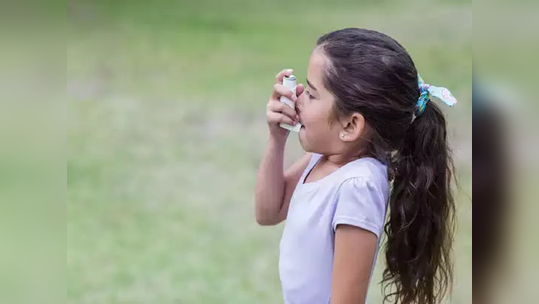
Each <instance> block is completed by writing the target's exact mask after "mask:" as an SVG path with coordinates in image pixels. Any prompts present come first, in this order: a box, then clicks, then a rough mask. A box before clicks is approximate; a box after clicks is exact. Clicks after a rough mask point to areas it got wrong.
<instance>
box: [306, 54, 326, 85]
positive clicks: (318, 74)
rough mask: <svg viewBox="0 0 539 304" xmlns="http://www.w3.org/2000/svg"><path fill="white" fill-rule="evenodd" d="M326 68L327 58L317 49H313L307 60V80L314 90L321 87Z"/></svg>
mask: <svg viewBox="0 0 539 304" xmlns="http://www.w3.org/2000/svg"><path fill="white" fill-rule="evenodd" d="M326 66H327V57H326V56H325V55H324V54H323V52H322V51H320V50H319V49H318V48H317V49H315V50H314V51H313V52H312V53H311V57H310V58H309V66H308V68H307V78H308V79H309V81H310V82H311V83H312V84H313V85H314V86H315V87H316V88H320V87H322V84H323V77H324V73H325V70H326Z"/></svg>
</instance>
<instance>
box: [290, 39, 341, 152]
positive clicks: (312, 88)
mask: <svg viewBox="0 0 539 304" xmlns="http://www.w3.org/2000/svg"><path fill="white" fill-rule="evenodd" d="M326 66H327V57H326V56H325V55H324V54H323V53H322V52H321V51H320V50H316V49H315V50H314V51H313V53H312V54H311V58H310V59H309V67H308V69H307V83H306V84H305V90H304V92H303V94H301V95H300V96H299V97H298V101H297V103H296V109H297V111H298V113H299V117H300V122H301V124H302V125H303V127H302V128H301V130H300V132H299V140H300V143H301V146H302V147H303V149H304V150H305V151H307V152H314V153H319V154H324V155H329V154H335V153H338V152H339V149H340V147H341V146H342V142H341V141H340V140H339V132H340V131H341V130H342V126H341V125H340V123H339V121H338V120H337V119H330V118H331V117H332V113H333V105H334V103H335V97H334V96H333V95H332V94H331V93H330V92H329V91H328V90H327V89H326V88H325V87H324V84H323V83H324V81H323V79H324V75H325V70H326Z"/></svg>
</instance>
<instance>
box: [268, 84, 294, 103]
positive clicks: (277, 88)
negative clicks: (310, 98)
mask: <svg viewBox="0 0 539 304" xmlns="http://www.w3.org/2000/svg"><path fill="white" fill-rule="evenodd" d="M281 96H285V97H287V98H288V99H290V100H292V101H294V102H296V101H297V100H298V98H297V97H296V94H294V92H293V91H292V90H290V89H289V88H287V87H285V86H284V85H282V84H278V83H276V84H275V85H274V86H273V97H274V99H279V97H281Z"/></svg>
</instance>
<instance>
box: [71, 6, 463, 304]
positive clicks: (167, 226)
mask: <svg viewBox="0 0 539 304" xmlns="http://www.w3.org/2000/svg"><path fill="white" fill-rule="evenodd" d="M425 2H426V1H420V0H414V1H406V3H403V2H402V1H400V2H396V1H395V2H392V1H364V2H358V1H343V2H339V3H338V4H331V5H330V4H329V2H327V1H294V2H290V1H281V0H279V1H240V0H234V1H215V0H212V1H208V0H202V1H181V0H180V1H172V0H163V1H152V2H147V1H144V2H143V1H93V2H88V3H76V2H75V1H71V2H68V22H69V25H70V27H69V28H68V31H67V69H66V71H67V78H68V81H67V96H68V104H67V113H68V116H67V117H68V120H67V176H68V178H67V206H66V207H67V216H66V217H67V282H68V283H67V302H68V303H73V304H84V303H114V304H120V303H130V304H131V303H133V304H138V303H160V304H166V303H189V304H190V303H197V304H206V303H223V304H226V303H230V304H243V303H245V304H247V303H249V304H251V303H259V304H265V303H268V304H269V303H282V295H281V291H280V283H279V278H278V270H277V259H278V242H279V238H280V233H281V231H282V226H279V227H274V228H262V227H258V226H257V225H256V224H255V222H254V218H253V203H254V202H253V189H254V177H255V174H256V170H257V166H258V161H259V159H260V156H261V152H262V150H263V146H264V143H265V140H266V136H267V135H266V134H267V132H266V126H265V122H264V107H265V103H266V101H267V97H268V94H269V92H270V90H271V85H272V82H273V77H274V75H275V74H276V72H278V71H279V70H281V69H282V68H288V67H291V68H294V69H296V74H297V75H298V76H299V77H300V79H303V78H304V77H305V71H306V65H307V60H308V55H309V53H310V51H311V48H312V46H313V45H314V43H315V41H316V38H317V37H318V36H319V35H321V34H323V33H325V32H327V31H329V30H332V29H337V28H342V27H348V26H359V27H368V28H373V29H377V30H381V31H383V32H386V33H388V34H390V35H392V36H394V37H395V38H397V39H398V40H399V41H401V42H402V43H403V44H404V45H405V46H406V47H407V48H408V50H409V51H410V53H411V54H412V56H413V58H414V59H415V61H416V64H417V65H418V67H419V70H420V71H422V74H423V76H424V78H425V79H426V80H427V81H428V82H431V83H433V84H443V85H447V86H449V87H450V88H451V89H452V91H453V93H454V94H455V95H456V96H458V97H459V99H460V101H461V105H460V106H459V107H458V108H456V109H455V110H454V111H451V112H448V115H449V117H450V118H449V120H450V125H451V134H452V140H453V141H454V146H455V147H456V152H457V159H458V160H459V167H461V168H463V170H462V172H467V171H468V173H466V174H465V175H463V176H461V180H462V181H463V189H464V190H465V191H464V192H466V191H469V193H470V196H471V176H470V175H469V174H471V169H470V170H466V169H465V168H468V167H470V168H471V113H470V112H471V104H470V103H468V101H469V99H470V98H471V74H472V66H471V58H472V55H471V49H472V47H471V45H472V44H471V26H472V25H471V24H472V13H471V11H472V8H471V1H469V2H468V1H438V2H436V3H435V4H432V5H431V6H429V11H430V13H429V14H418V12H420V11H421V10H422V8H423V7H424V5H425ZM454 20H458V22H454ZM425 23H427V25H425ZM289 143H290V144H289V149H288V151H287V161H288V162H291V161H293V160H294V159H295V158H296V157H298V156H299V155H300V154H301V150H300V148H299V146H298V144H297V142H296V141H295V140H294V139H291V140H290V142H289ZM468 156H469V157H468ZM459 206H460V208H459V231H458V235H457V244H456V250H455V259H456V268H457V280H456V287H455V293H454V296H453V299H452V301H451V303H455V304H460V303H462V304H464V303H469V302H470V301H471V295H472V289H471V286H472V284H471V265H472V246H471V238H472V236H471V235H472V230H471V227H472V226H471V203H470V202H469V200H468V199H467V197H466V195H465V193H461V194H460V195H459ZM382 267H383V265H382V263H379V264H378V266H377V269H376V279H377V280H378V279H379V278H380V271H381V270H382ZM369 300H370V301H371V302H372V303H380V302H381V295H380V287H379V286H378V285H377V284H372V286H371V292H370V294H369Z"/></svg>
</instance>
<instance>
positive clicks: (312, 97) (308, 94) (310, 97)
mask: <svg viewBox="0 0 539 304" xmlns="http://www.w3.org/2000/svg"><path fill="white" fill-rule="evenodd" d="M305 93H306V94H307V96H308V97H309V99H314V96H313V95H312V94H311V92H309V91H307V90H306V91H305Z"/></svg>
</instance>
